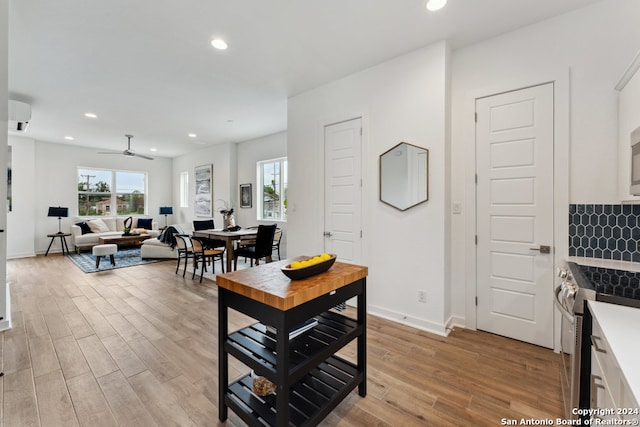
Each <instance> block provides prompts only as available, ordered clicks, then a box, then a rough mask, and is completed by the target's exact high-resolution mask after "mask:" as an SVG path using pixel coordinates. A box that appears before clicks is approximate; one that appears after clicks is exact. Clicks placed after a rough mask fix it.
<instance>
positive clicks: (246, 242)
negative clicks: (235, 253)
mask: <svg viewBox="0 0 640 427" xmlns="http://www.w3.org/2000/svg"><path fill="white" fill-rule="evenodd" d="M257 229H258V226H257V225H254V226H251V227H246V228H245V230H257ZM255 244H256V235H255V234H249V235H245V236H240V239H238V240H237V241H236V246H234V248H235V250H238V248H246V247H247V246H253V245H255ZM244 261H245V262H247V258H246V257H245V258H244Z"/></svg>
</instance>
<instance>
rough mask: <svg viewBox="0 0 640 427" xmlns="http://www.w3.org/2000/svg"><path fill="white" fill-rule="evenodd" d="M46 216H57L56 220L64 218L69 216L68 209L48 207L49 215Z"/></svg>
mask: <svg viewBox="0 0 640 427" xmlns="http://www.w3.org/2000/svg"><path fill="white" fill-rule="evenodd" d="M47 216H57V217H58V218H60V217H64V218H66V217H68V216H69V208H61V207H60V206H58V207H55V206H50V207H49V213H48V214H47Z"/></svg>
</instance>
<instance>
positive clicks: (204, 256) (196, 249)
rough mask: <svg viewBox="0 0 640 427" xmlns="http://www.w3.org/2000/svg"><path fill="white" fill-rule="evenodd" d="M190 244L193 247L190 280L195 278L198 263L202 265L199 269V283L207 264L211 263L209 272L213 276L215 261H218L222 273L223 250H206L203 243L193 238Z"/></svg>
mask: <svg viewBox="0 0 640 427" xmlns="http://www.w3.org/2000/svg"><path fill="white" fill-rule="evenodd" d="M191 243H192V245H193V275H192V276H191V278H192V279H193V278H195V277H196V270H197V269H198V263H199V262H201V263H202V265H201V267H200V283H202V276H204V272H205V271H206V269H207V262H211V272H212V273H214V274H215V272H216V267H215V260H216V259H219V260H220V265H221V266H222V267H221V268H222V272H223V273H224V260H223V256H222V255H223V254H224V249H208V248H206V247H205V246H204V244H203V242H202V241H200V239H199V238H195V237H193V238H192V239H191Z"/></svg>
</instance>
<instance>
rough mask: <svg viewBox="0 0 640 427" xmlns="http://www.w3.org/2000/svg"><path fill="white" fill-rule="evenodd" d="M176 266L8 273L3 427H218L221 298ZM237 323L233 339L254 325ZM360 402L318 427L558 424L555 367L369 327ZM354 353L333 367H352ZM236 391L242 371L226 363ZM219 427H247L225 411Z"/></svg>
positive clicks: (518, 350)
mask: <svg viewBox="0 0 640 427" xmlns="http://www.w3.org/2000/svg"><path fill="white" fill-rule="evenodd" d="M174 271H175V262H172V261H168V262H160V263H156V264H149V265H145V266H138V267H129V268H123V269H117V270H113V271H110V272H104V273H93V274H85V273H82V272H81V271H80V270H79V269H78V268H77V267H76V266H75V265H73V264H72V263H71V261H69V260H67V259H66V258H65V257H63V256H61V255H59V254H53V255H49V256H48V257H44V256H38V257H35V258H25V259H18V260H10V261H9V262H8V277H9V282H10V289H11V298H12V307H11V309H12V310H11V311H12V318H13V328H12V329H11V330H8V331H5V332H3V333H1V334H0V354H1V356H2V370H3V372H4V374H5V375H4V377H0V397H1V402H2V404H1V405H0V411H1V421H2V425H3V426H9V427H14V426H39V425H42V426H56V427H57V426H65V427H66V426H75V425H81V426H91V427H94V426H115V425H123V426H136V427H137V426H156V425H158V426H165V425H173V426H212V425H222V424H221V423H219V422H218V408H217V398H218V392H217V356H216V355H217V342H216V341H217V340H216V333H217V318H216V317H217V316H216V304H217V291H216V287H215V284H214V283H213V282H212V281H210V280H207V279H205V280H204V281H203V283H202V284H200V283H198V280H197V278H196V280H191V278H190V276H189V275H187V278H185V279H183V278H182V276H181V275H176V274H174ZM250 321H251V319H248V318H246V317H244V316H242V315H240V314H238V313H235V312H231V315H230V323H232V325H231V327H230V329H231V330H233V329H236V328H237V327H241V326H244V325H246V324H248V323H249V322H250ZM367 333H368V378H367V380H368V394H367V397H366V398H361V397H359V396H358V395H357V393H356V392H352V393H351V394H350V395H349V397H347V399H345V400H344V401H343V402H342V403H341V404H340V405H339V406H338V407H337V408H336V409H335V410H334V411H333V412H332V413H331V414H330V415H329V416H328V417H327V418H326V419H325V421H324V422H323V423H322V425H324V426H367V427H370V426H450V425H459V426H498V425H500V420H501V419H502V418H509V419H512V418H516V419H520V418H523V417H524V418H536V419H538V418H554V419H555V418H556V417H560V416H561V391H560V384H559V372H560V368H559V364H558V362H559V359H558V355H557V354H554V353H553V352H552V351H550V350H546V349H542V348H539V347H536V346H533V345H529V344H524V343H521V342H517V341H513V340H510V339H506V338H503V337H498V336H494V335H491V334H488V333H484V332H474V331H469V330H464V329H456V330H454V331H453V332H452V333H451V334H450V336H449V337H447V338H444V337H440V336H437V335H432V334H429V333H426V332H422V331H418V330H415V329H412V328H409V327H406V326H402V325H399V324H396V323H394V322H390V321H387V320H382V319H380V318H377V317H374V316H369V317H368V331H367ZM354 351H355V348H354V346H353V345H351V346H349V347H347V348H345V349H344V350H343V351H342V352H341V353H342V355H343V356H344V357H346V358H350V359H353V356H354ZM231 362H232V372H230V378H235V377H236V376H238V375H240V374H242V373H244V372H246V371H247V368H245V367H244V366H243V365H242V364H240V363H239V362H237V361H234V360H233V359H231ZM226 425H231V426H239V425H243V423H242V421H240V419H239V418H238V417H237V416H235V415H234V414H233V412H232V411H230V417H229V420H228V421H227V423H226Z"/></svg>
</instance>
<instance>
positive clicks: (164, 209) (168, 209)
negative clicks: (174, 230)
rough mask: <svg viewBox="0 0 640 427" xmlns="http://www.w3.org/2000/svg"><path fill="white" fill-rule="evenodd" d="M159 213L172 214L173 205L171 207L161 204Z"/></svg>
mask: <svg viewBox="0 0 640 427" xmlns="http://www.w3.org/2000/svg"><path fill="white" fill-rule="evenodd" d="M160 215H173V207H171V206H161V207H160Z"/></svg>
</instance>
